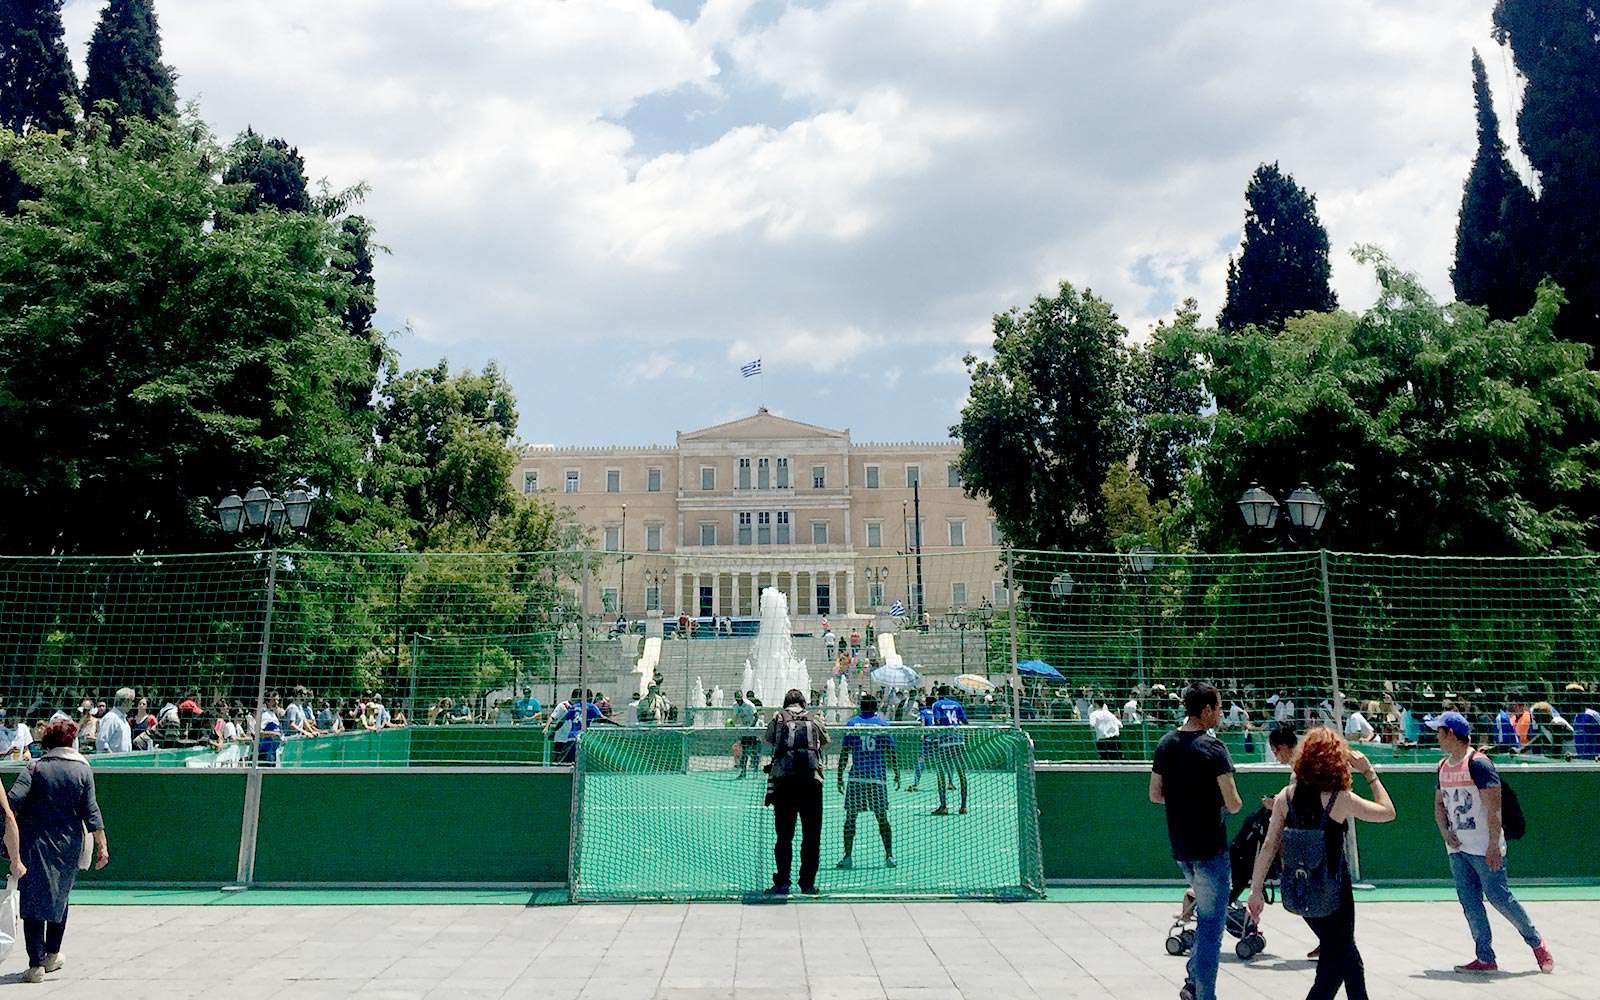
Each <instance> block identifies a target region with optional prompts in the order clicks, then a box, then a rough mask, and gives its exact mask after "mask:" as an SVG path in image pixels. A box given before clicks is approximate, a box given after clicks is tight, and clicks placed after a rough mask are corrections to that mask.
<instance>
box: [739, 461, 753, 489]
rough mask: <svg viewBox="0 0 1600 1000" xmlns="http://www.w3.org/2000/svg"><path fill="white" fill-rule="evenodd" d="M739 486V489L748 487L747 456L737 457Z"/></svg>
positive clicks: (748, 467)
mask: <svg viewBox="0 0 1600 1000" xmlns="http://www.w3.org/2000/svg"><path fill="white" fill-rule="evenodd" d="M739 488H740V489H741V490H747V489H749V488H750V460H749V459H748V458H741V459H739Z"/></svg>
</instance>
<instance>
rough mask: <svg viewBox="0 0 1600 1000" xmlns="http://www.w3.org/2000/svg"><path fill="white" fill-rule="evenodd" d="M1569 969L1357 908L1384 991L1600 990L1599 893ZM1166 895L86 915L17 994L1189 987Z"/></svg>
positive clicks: (1050, 992)
mask: <svg viewBox="0 0 1600 1000" xmlns="http://www.w3.org/2000/svg"><path fill="white" fill-rule="evenodd" d="M1528 909H1529V911H1530V912H1531V913H1532V914H1533V916H1534V919H1535V920H1536V922H1537V923H1538V924H1539V926H1540V928H1541V929H1542V930H1543V932H1544V934H1545V936H1546V938H1547V939H1548V941H1549V942H1550V945H1551V947H1552V949H1553V950H1554V951H1555V955H1556V960H1557V969H1556V972H1555V974H1554V975H1539V974H1537V972H1536V971H1535V970H1534V967H1533V963H1532V958H1531V956H1530V955H1529V953H1528V951H1527V950H1526V949H1525V948H1524V947H1523V946H1522V944H1521V942H1520V941H1518V940H1517V939H1516V938H1515V936H1514V935H1513V934H1512V933H1511V930H1510V928H1509V926H1507V925H1506V924H1505V923H1504V922H1502V921H1500V920H1499V918H1498V917H1496V918H1495V921H1496V924H1495V931H1496V938H1497V940H1496V944H1497V945H1498V946H1499V951H1500V960H1501V964H1502V967H1503V968H1504V969H1505V970H1506V971H1505V972H1502V973H1501V974H1500V975H1498V976H1493V977H1472V976H1463V975H1457V974H1456V973H1454V972H1452V971H1450V967H1451V966H1452V965H1453V964H1455V963H1456V962H1460V961H1465V960H1467V959H1470V958H1471V957H1472V954H1471V943H1470V941H1469V940H1468V938H1467V932H1466V927H1465V925H1464V923H1463V922H1462V920H1461V915H1460V911H1459V909H1458V908H1457V907H1456V906H1455V905H1454V903H1451V902H1429V903H1369V904H1367V905H1364V906H1361V908H1360V910H1359V913H1358V917H1357V921H1358V937H1359V941H1360V943H1361V947H1362V952H1363V954H1364V955H1365V956H1366V961H1367V978H1368V984H1369V987H1370V989H1371V992H1372V995H1373V996H1374V997H1381V998H1385V1000H1411V998H1416V1000H1428V998H1439V1000H1447V998H1448V1000H1470V998H1474V997H1481V998H1483V1000H1524V998H1525V1000H1546V998H1548V1000H1593V998H1594V997H1595V996H1596V995H1597V992H1596V984H1597V983H1600V902H1560V903H1557V902H1533V903H1529V904H1528ZM1171 913H1172V907H1171V906H1168V905H1165V904H1160V903H1015V904H1004V903H959V904H958V903H914V904H897V903H861V904H846V903H825V902H821V903H818V902H807V903H794V904H789V905H777V906H738V905H722V904H699V905H689V906H677V905H610V906H538V907H523V906H505V905H500V906H495V905H478V906H466V905H405V906H399V905H369V906H302V905H254V906H252V905H232V906H172V905H164V906H126V905H124V906H92V905H75V906H74V907H73V910H72V914H71V921H70V924H69V930H68V936H67V942H66V948H65V950H64V954H65V956H66V959H67V966H66V968H65V969H63V970H62V971H61V972H59V973H56V974H54V975H52V976H51V977H50V980H49V981H48V982H47V983H46V984H44V985H37V986H35V985H29V984H25V983H21V982H19V976H20V973H21V970H22V967H23V964H24V963H23V960H22V955H21V952H22V949H21V947H20V944H19V946H18V947H17V948H16V949H15V950H14V951H13V952H12V954H11V955H10V956H9V957H8V958H7V959H6V961H5V962H4V964H3V966H0V988H3V989H4V990H5V993H4V995H5V996H16V997H19V998H21V997H34V996H37V997H41V998H43V997H52V998H68V997H74V998H76V997H83V998H94V1000H105V998H107V997H156V998H161V1000H183V998H188V997H195V998H198V997H206V998H224V1000H257V998H267V997H274V998H278V997H282V998H290V997H292V998H294V1000H317V998H322V997H371V998H380V997H382V998H394V1000H409V998H430V997H440V998H442V997H473V998H479V997H482V998H488V997H530V998H537V1000H590V998H593V1000H645V998H649V997H676V998H683V1000H690V998H695V1000H702V998H703V1000H714V998H729V997H759V998H762V1000H801V998H805V997H811V998H814V1000H857V998H881V1000H947V998H949V1000H955V998H975V1000H1007V998H1032V997H1040V998H1067V1000H1070V998H1077V997H1082V998H1094V1000H1168V998H1171V997H1176V996H1177V991H1178V986H1179V984H1180V982H1181V981H1182V978H1183V960H1182V959H1176V958H1170V957H1168V956H1167V955H1166V954H1165V953H1164V951H1163V949H1162V942H1163V940H1164V938H1165V936H1166V928H1167V926H1168V923H1169V917H1170V914H1171ZM1266 930H1267V934H1268V939H1269V943H1268V950H1267V953H1266V954H1264V955H1262V956H1261V957H1259V958H1257V959H1256V960H1255V961H1253V962H1251V963H1249V964H1248V965H1246V964H1244V963H1241V962H1239V961H1237V960H1236V959H1235V958H1234V957H1233V955H1232V952H1231V945H1232V943H1233V942H1232V939H1231V938H1228V939H1225V943H1226V946H1227V947H1228V949H1229V950H1228V951H1227V952H1225V955H1224V960H1223V964H1222V975H1221V979H1220V981H1219V996H1220V997H1221V998H1222V1000H1235V998H1241V1000H1242V998H1249V1000H1268V998H1270V1000H1297V998H1299V997H1301V996H1303V995H1304V994H1305V991H1306V990H1307V988H1308V987H1309V986H1310V983H1311V967H1312V963H1311V962H1309V961H1307V960H1306V959H1305V957H1304V956H1305V952H1306V950H1307V948H1309V947H1310V943H1311V935H1310V933H1309V932H1308V931H1307V929H1306V927H1305V925H1304V924H1302V923H1301V922H1300V921H1299V920H1297V919H1294V918H1292V917H1289V916H1287V915H1286V914H1284V913H1283V912H1282V911H1281V910H1280V909H1277V908H1274V909H1272V910H1270V911H1269V913H1268V915H1267V921H1266Z"/></svg>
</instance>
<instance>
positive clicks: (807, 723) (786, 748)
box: [770, 711, 822, 779]
mask: <svg viewBox="0 0 1600 1000" xmlns="http://www.w3.org/2000/svg"><path fill="white" fill-rule="evenodd" d="M777 723H778V732H777V739H776V741H775V742H774V744H773V747H772V765H771V767H772V770H771V771H770V774H771V775H772V777H773V778H774V779H777V778H811V777H819V776H820V775H821V773H822V753H821V751H822V743H821V738H820V737H819V735H818V729H817V723H816V720H814V719H812V717H811V714H810V713H809V712H789V711H784V712H779V713H778V718H777Z"/></svg>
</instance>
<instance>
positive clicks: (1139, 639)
mask: <svg viewBox="0 0 1600 1000" xmlns="http://www.w3.org/2000/svg"><path fill="white" fill-rule="evenodd" d="M1125 558H1126V560H1127V565H1128V570H1129V571H1130V572H1131V573H1132V574H1133V576H1134V578H1135V579H1137V580H1138V581H1139V589H1138V593H1137V594H1136V595H1135V597H1134V602H1135V610H1134V615H1135V620H1136V621H1137V622H1138V628H1137V630H1136V631H1135V632H1134V636H1135V638H1134V647H1133V649H1134V669H1135V670H1136V671H1137V684H1138V687H1139V690H1140V691H1141V692H1142V691H1144V690H1145V684H1144V679H1145V670H1144V625H1145V615H1146V613H1147V611H1148V606H1149V603H1150V601H1149V598H1150V573H1151V571H1152V570H1154V569H1155V568H1156V548H1155V546H1153V545H1136V546H1134V547H1133V548H1132V549H1130V550H1129V551H1128V554H1127V556H1126V557H1125ZM1141 697H1142V695H1141ZM1139 739H1140V743H1141V745H1142V746H1143V752H1144V755H1145V756H1146V757H1148V756H1150V731H1149V729H1148V728H1147V727H1145V726H1143V725H1141V726H1140V727H1139Z"/></svg>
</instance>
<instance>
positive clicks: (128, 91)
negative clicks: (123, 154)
mask: <svg viewBox="0 0 1600 1000" xmlns="http://www.w3.org/2000/svg"><path fill="white" fill-rule="evenodd" d="M86 68H87V70H88V72H87V75H86V78H85V79H84V82H83V103H84V105H85V106H87V107H90V108H93V107H94V106H96V105H97V104H99V103H100V102H101V101H110V102H111V103H112V104H113V105H115V111H114V112H113V113H112V115H111V118H112V120H113V132H114V133H115V134H116V135H117V136H119V137H120V135H121V128H122V125H121V121H122V120H123V119H126V118H144V119H146V120H150V121H154V120H156V119H158V118H162V117H165V116H168V115H172V114H175V113H176V111H177V107H178V96H177V91H176V90H175V89H174V87H173V80H174V79H175V74H174V73H173V71H172V67H171V66H168V65H167V64H166V63H163V62H162V61H161V31H160V28H159V27H158V26H157V24H156V12H155V2H154V0H110V2H108V3H107V4H106V6H105V9H103V10H102V11H101V12H100V20H99V22H98V23H97V24H96V25H95V27H94V34H93V35H92V36H90V38H89V58H88V61H87V67H86Z"/></svg>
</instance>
